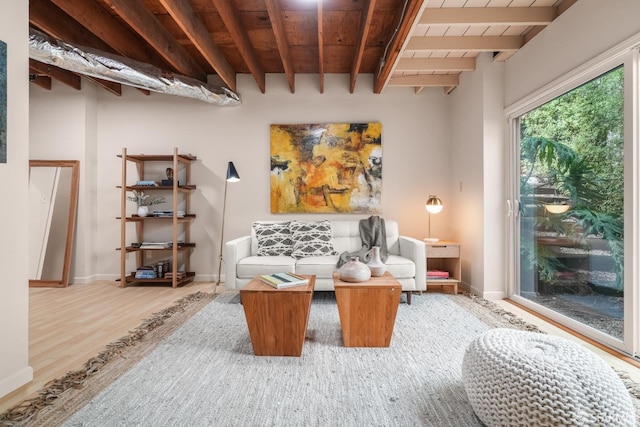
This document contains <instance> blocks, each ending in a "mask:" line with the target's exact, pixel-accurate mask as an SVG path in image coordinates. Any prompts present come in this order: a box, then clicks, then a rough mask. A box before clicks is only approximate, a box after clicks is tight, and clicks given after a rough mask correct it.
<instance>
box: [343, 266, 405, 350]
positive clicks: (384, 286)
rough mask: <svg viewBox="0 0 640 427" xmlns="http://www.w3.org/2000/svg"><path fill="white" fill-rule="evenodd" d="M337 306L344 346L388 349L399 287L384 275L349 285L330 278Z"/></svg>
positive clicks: (396, 282)
mask: <svg viewBox="0 0 640 427" xmlns="http://www.w3.org/2000/svg"><path fill="white" fill-rule="evenodd" d="M333 286H334V288H335V292H336V303H337V305H338V313H339V315H340V326H341V327H342V339H343V341H344V346H345V347H389V345H390V344H391V335H392V334H393V326H394V325H395V321H396V313H397V312H398V304H399V303H400V295H401V294H402V285H401V284H400V283H399V282H398V281H397V280H396V279H395V278H394V277H393V276H392V275H391V274H389V272H388V271H387V272H385V273H384V275H382V276H380V277H372V278H371V279H369V280H367V281H365V282H359V283H351V282H343V281H342V280H340V278H339V276H338V274H337V273H334V275H333Z"/></svg>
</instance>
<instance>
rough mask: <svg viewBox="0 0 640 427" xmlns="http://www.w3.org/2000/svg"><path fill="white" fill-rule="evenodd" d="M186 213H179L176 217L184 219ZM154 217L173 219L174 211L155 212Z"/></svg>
mask: <svg viewBox="0 0 640 427" xmlns="http://www.w3.org/2000/svg"><path fill="white" fill-rule="evenodd" d="M184 215H185V213H184V211H178V213H177V214H176V216H177V217H178V218H184ZM153 216H157V217H163V218H164V217H172V216H173V211H172V210H167V211H159V210H156V211H153Z"/></svg>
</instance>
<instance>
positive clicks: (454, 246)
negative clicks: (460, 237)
mask: <svg viewBox="0 0 640 427" xmlns="http://www.w3.org/2000/svg"><path fill="white" fill-rule="evenodd" d="M424 245H425V252H426V257H427V289H429V286H452V287H453V293H454V294H457V293H458V284H459V283H460V280H461V278H462V272H461V267H460V244H459V243H456V242H449V241H446V240H442V241H439V242H425V243H424ZM429 272H431V273H432V274H431V275H430V274H429ZM435 272H446V273H448V277H447V278H439V277H437V273H435Z"/></svg>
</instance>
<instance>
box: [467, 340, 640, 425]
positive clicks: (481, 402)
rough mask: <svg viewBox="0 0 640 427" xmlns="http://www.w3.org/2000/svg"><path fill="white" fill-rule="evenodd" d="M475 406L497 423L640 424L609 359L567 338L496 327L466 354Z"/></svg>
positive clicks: (470, 395) (470, 394)
mask: <svg viewBox="0 0 640 427" xmlns="http://www.w3.org/2000/svg"><path fill="white" fill-rule="evenodd" d="M462 382H463V384H464V389H465V391H466V393H467V397H468V398H469V402H470V403H471V407H472V408H473V411H474V412H475V414H476V415H477V416H478V418H479V419H480V420H481V421H482V422H483V423H484V425H486V426H488V427H492V426H532V427H533V426H576V427H577V426H629V427H631V426H635V425H636V420H635V413H634V408H633V402H632V400H631V397H630V395H629V392H628V391H627V388H626V387H625V385H624V383H623V382H622V380H621V379H620V378H619V377H618V375H617V374H616V373H615V372H614V370H613V369H611V367H610V366H609V365H607V364H606V363H605V362H604V360H602V359H601V358H600V357H598V356H597V355H596V354H595V353H593V352H591V351H589V350H587V349H586V348H584V347H582V346H580V345H578V344H576V343H574V342H572V341H569V340H567V339H564V338H560V337H554V336H550V335H545V334H540V333H535V332H526V331H518V330H513V329H504V328H499V329H491V330H489V331H487V332H485V333H484V334H483V335H481V336H480V337H478V338H476V339H474V340H473V341H472V342H471V343H470V344H469V346H468V347H467V349H466V352H465V354H464V358H463V360H462Z"/></svg>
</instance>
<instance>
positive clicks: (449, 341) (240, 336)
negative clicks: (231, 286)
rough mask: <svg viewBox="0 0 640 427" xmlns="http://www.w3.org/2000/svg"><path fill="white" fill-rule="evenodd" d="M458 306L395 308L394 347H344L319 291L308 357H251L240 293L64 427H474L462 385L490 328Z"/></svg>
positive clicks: (332, 311) (416, 301)
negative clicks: (469, 352)
mask: <svg viewBox="0 0 640 427" xmlns="http://www.w3.org/2000/svg"><path fill="white" fill-rule="evenodd" d="M489 328H490V326H489V325H487V324H486V323H483V322H482V321H481V320H479V319H478V318H477V317H475V316H474V315H472V314H471V313H470V312H468V311H466V310H464V309H462V308H461V307H460V306H459V305H458V304H456V303H455V302H454V301H452V298H451V297H449V296H445V295H440V294H423V295H421V296H416V297H414V298H413V303H412V304H411V305H407V304H401V305H400V307H399V309H398V314H397V319H396V325H395V329H394V335H393V338H392V341H391V346H390V347H389V348H345V347H343V346H342V336H341V329H340V321H339V317H338V310H337V306H336V303H335V299H334V297H333V294H332V293H324V292H323V293H320V292H319V293H316V296H315V297H314V300H313V303H312V306H311V313H310V317H309V325H308V333H307V339H306V341H305V345H304V349H303V353H302V357H300V358H295V357H256V356H254V355H253V351H252V347H251V341H250V339H249V336H248V332H247V326H246V322H245V318H244V312H243V308H242V305H240V304H239V298H238V297H237V295H227V294H225V295H222V296H220V297H218V298H216V299H215V300H213V301H212V302H211V303H209V304H208V305H207V306H206V307H205V308H203V309H202V310H201V311H200V312H198V313H197V314H196V315H195V316H193V317H192V318H191V319H189V320H188V321H187V322H186V323H185V324H184V325H183V326H182V327H181V328H179V329H178V330H177V331H176V332H175V333H174V334H173V335H172V336H170V337H168V338H167V339H166V340H165V341H164V342H163V343H161V344H160V345H159V346H158V347H157V348H156V349H155V350H154V351H153V352H152V353H151V354H150V355H148V356H147V357H146V358H144V359H143V360H142V361H140V363H139V364H137V365H136V366H135V367H133V368H132V369H131V370H129V371H128V372H126V373H125V374H124V375H123V376H122V377H120V378H119V379H118V380H116V381H115V382H114V383H112V384H111V385H110V386H109V387H108V388H107V389H106V390H104V391H103V392H102V393H101V394H99V395H98V396H97V397H96V398H94V399H93V400H92V401H90V402H89V403H88V404H87V405H86V406H85V407H84V408H82V409H80V410H79V411H78V412H76V413H75V414H74V415H73V416H72V417H71V418H69V419H68V420H67V421H66V422H65V424H64V425H66V426H143V425H144V426H160V425H163V426H169V425H171V426H258V425H260V426H302V425H307V426H416V425H428V426H475V425H480V423H479V422H478V421H477V420H476V418H475V416H474V415H473V411H472V410H471V407H470V406H469V403H468V401H467V398H466V396H465V392H464V389H463V385H462V382H461V379H460V367H461V364H462V357H463V355H464V351H465V349H466V347H467V345H468V344H469V342H470V341H471V340H472V339H473V338H475V337H476V336H478V335H479V334H481V333H482V332H484V331H486V330H488V329H489Z"/></svg>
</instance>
